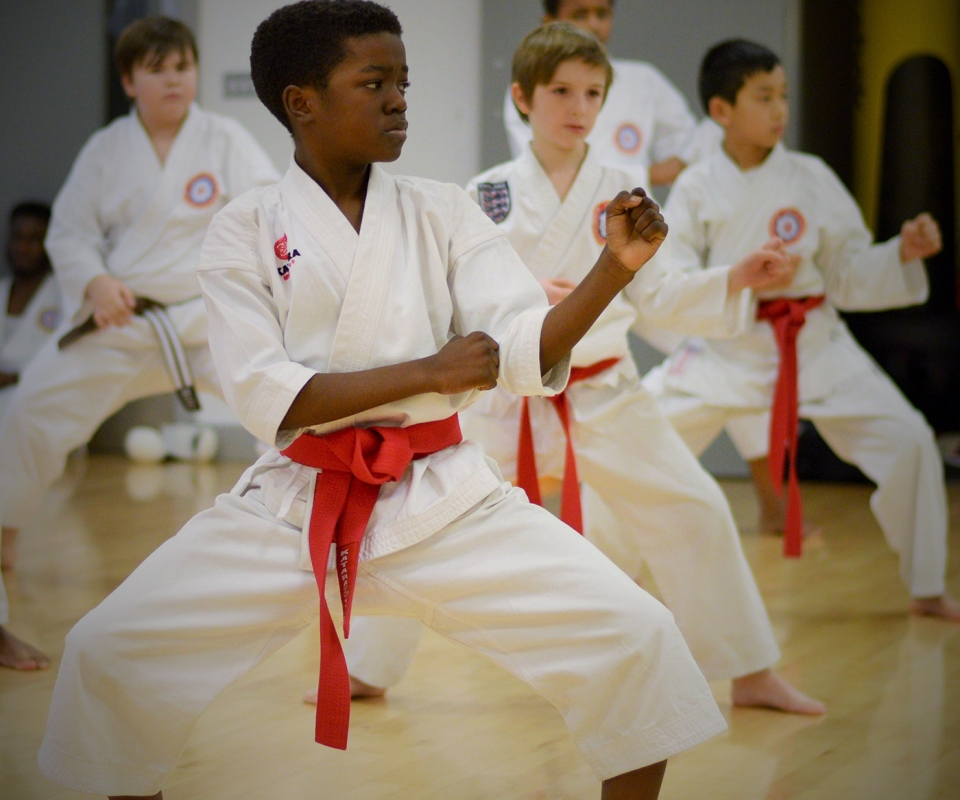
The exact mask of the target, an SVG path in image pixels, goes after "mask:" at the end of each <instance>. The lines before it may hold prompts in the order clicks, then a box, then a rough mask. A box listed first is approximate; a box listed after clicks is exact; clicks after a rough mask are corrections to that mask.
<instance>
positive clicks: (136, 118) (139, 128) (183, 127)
mask: <svg viewBox="0 0 960 800" xmlns="http://www.w3.org/2000/svg"><path fill="white" fill-rule="evenodd" d="M198 110H199V107H198V106H197V104H196V103H191V104H190V107H189V108H188V109H187V116H185V117H184V118H183V122H182V123H181V124H180V130H178V131H177V135H176V136H175V137H174V140H173V144H172V145H171V146H170V150H169V152H168V153H167V157H166V158H165V159H164V161H163V163H162V164H161V163H160V157H159V156H158V155H157V151H156V150H154V148H153V142H151V141H150V134H149V133H147V129H146V128H144V127H143V121H142V120H141V119H140V115H139V114H138V113H137V106H136V104H134V105H133V106H132V107H131V109H130V119H131V120H132V122H133V130H134V131H136V132H137V133H136V134H135V135H136V137H137V140H138V145H139V147H141V149H143V148H146V151H147V152H148V153H149V156H148V157H149V158H152V159H153V163H155V164H156V165H157V169H158V170H159V171H160V172H165V171H166V170H167V168H168V167H169V166H170V164H171V163H174V164H175V163H176V159H177V158H178V157H179V152H180V150H181V149H183V148H182V146H179V147H178V145H181V143H182V142H184V141H186V140H188V139H189V138H190V133H191V132H192V131H193V129H194V128H195V127H196V126H197V125H199V124H200V121H199V120H200V114H199V113H198Z"/></svg>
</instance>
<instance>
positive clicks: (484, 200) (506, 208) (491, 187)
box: [477, 181, 512, 225]
mask: <svg viewBox="0 0 960 800" xmlns="http://www.w3.org/2000/svg"><path fill="white" fill-rule="evenodd" d="M477 196H478V198H479V200H480V208H482V209H483V213H484V214H486V215H487V216H488V217H490V219H492V220H493V221H494V222H495V223H497V224H498V225H499V224H500V223H501V222H503V221H504V220H505V219H506V218H507V217H508V216H509V215H510V209H511V207H512V203H511V200H510V184H509V183H507V181H500V182H499V183H481V184H479V185H478V186H477Z"/></svg>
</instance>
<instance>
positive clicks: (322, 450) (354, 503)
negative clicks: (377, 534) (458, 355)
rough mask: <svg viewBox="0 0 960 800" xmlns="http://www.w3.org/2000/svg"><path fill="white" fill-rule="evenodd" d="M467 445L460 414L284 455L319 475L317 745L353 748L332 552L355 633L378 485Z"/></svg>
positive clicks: (315, 442)
mask: <svg viewBox="0 0 960 800" xmlns="http://www.w3.org/2000/svg"><path fill="white" fill-rule="evenodd" d="M461 441H463V434H461V433H460V420H459V418H458V417H457V415H456V414H454V415H453V416H452V417H448V418H447V419H442V420H437V421H436V422H424V423H421V424H419V425H411V426H410V427H408V428H387V427H372V428H344V429H343V430H339V431H335V432H334V433H328V434H326V435H325V436H314V435H313V434H309V433H308V434H303V435H302V436H299V437H298V438H297V440H296V441H295V442H294V443H293V444H291V445H290V446H289V447H288V448H287V449H286V450H283V451H281V452H282V453H283V455H285V456H286V457H287V458H289V459H291V460H292V461H295V462H297V463H298V464H303V465H305V466H308V467H313V468H314V469H319V470H321V472H320V474H319V475H317V482H316V488H315V489H314V493H313V511H312V513H311V515H310V560H311V562H312V563H313V572H314V575H315V577H316V579H317V589H318V590H319V591H320V682H319V685H318V688H317V691H318V696H317V728H316V739H317V742H319V743H320V744H324V745H327V746H328V747H336V748H338V749H340V750H346V749H347V732H348V730H349V728H350V674H349V673H348V672H347V662H346V659H345V658H344V657H343V648H342V647H341V645H340V639H339V637H338V636H337V629H336V626H335V625H334V624H333V619H332V618H331V617H330V609H329V608H328V607H327V599H326V596H325V594H324V585H325V583H326V576H327V563H328V559H329V556H330V546H331V545H332V544H334V543H336V546H337V558H336V570H337V578H338V580H339V582H340V600H341V602H342V603H343V636H344V638H347V637H348V636H349V635H350V609H351V607H352V605H353V589H354V586H355V585H356V581H357V565H358V564H359V561H360V543H361V541H362V540H363V535H364V533H365V532H366V529H367V523H368V522H369V521H370V515H371V514H372V513H373V507H374V505H376V502H377V497H378V496H379V494H380V485H381V484H383V483H387V482H388V481H397V480H400V477H401V476H402V475H403V473H404V471H405V470H406V469H407V466H408V465H409V464H410V462H411V461H413V460H414V459H417V458H422V457H423V456H426V455H430V454H431V453H436V452H438V451H439V450H443V449H445V448H447V447H452V446H453V445H455V444H458V443H459V442H461Z"/></svg>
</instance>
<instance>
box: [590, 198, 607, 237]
mask: <svg viewBox="0 0 960 800" xmlns="http://www.w3.org/2000/svg"><path fill="white" fill-rule="evenodd" d="M609 204H610V201H609V200H605V201H604V202H602V203H599V204H598V205H597V207H596V208H595V209H593V238H594V239H596V240H597V244H601V245H602V244H606V243H607V206H608V205H609Z"/></svg>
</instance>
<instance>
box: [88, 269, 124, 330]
mask: <svg viewBox="0 0 960 800" xmlns="http://www.w3.org/2000/svg"><path fill="white" fill-rule="evenodd" d="M84 295H85V296H86V298H87V300H89V301H90V304H91V305H92V306H93V321H94V322H95V323H97V327H98V328H107V327H109V326H110V325H116V326H117V327H118V328H119V327H122V326H124V325H126V324H127V323H128V322H130V318H131V317H132V316H133V308H134V306H135V305H136V298H135V297H134V296H133V292H131V291H130V289H129V288H127V286H126V284H124V283H122V282H121V281H118V280H117V279H116V278H114V277H112V276H110V275H98V276H97V277H96V278H94V279H93V280H92V281H90V283H88V284H87V288H86V290H85V292H84Z"/></svg>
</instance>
